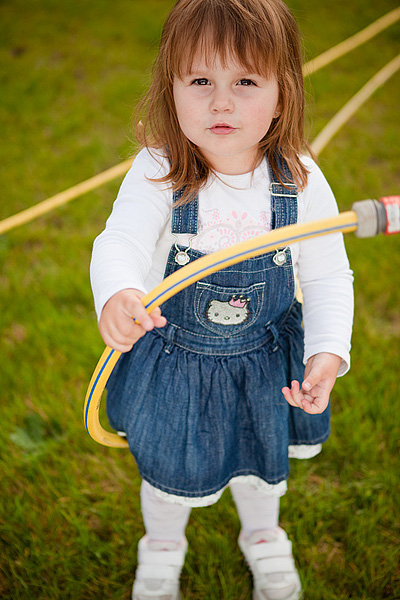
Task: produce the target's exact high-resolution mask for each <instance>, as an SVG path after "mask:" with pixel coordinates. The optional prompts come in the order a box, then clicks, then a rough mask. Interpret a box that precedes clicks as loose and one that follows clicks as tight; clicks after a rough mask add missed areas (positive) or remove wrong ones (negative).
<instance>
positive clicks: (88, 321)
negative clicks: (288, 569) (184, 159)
mask: <svg viewBox="0 0 400 600" xmlns="http://www.w3.org/2000/svg"><path fill="white" fill-rule="evenodd" d="M289 5H290V6H291V7H292V9H293V10H294V12H295V14H296V16H297V18H298V20H299V24H300V27H301V29H302V31H303V33H304V43H305V53H306V57H307V58H311V57H313V56H316V55H318V54H319V53H320V52H322V51H323V50H326V49H327V48H329V47H331V46H332V45H334V44H336V43H338V42H340V41H342V40H343V39H345V38H346V37H348V36H349V35H352V34H353V33H355V32H357V31H358V30H359V29H361V28H362V27H365V26H366V25H368V24H369V23H370V22H372V21H373V20H375V19H376V18H378V17H379V16H381V15H383V14H384V13H386V12H387V11H389V10H391V9H393V8H395V7H396V2H394V1H391V0H381V1H380V2H379V3H371V2H369V1H367V0H347V1H346V2H345V1H344V0H338V1H337V2H335V3H332V2H328V0H318V1H317V0H309V1H308V2H302V1H300V0H292V1H290V2H289ZM171 6H172V2H171V1H170V0H168V1H167V0H165V1H163V0H148V1H147V2H143V1H141V0H115V1H114V2H109V1H107V0H97V1H96V2H90V1H89V0H81V1H80V2H77V0H70V1H69V2H56V1H55V0H31V1H30V2H22V1H21V0H3V2H2V3H1V4H0V23H1V25H0V28H1V29H0V62H1V70H0V89H1V93H0V126H1V132H2V140H3V141H2V144H1V145H0V179H1V182H2V183H1V198H2V202H1V204H0V219H1V218H5V217H7V216H9V215H11V214H13V213H15V212H17V211H19V210H22V209H24V208H27V207H29V206H31V205H33V204H35V203H36V202H39V201H41V200H43V199H45V198H46V197H48V196H50V195H53V194H55V193H57V192H59V191H62V190H64V189H66V188H67V187H69V186H71V185H74V184H75V183H77V182H79V181H82V180H84V179H86V178H88V177H90V176H92V175H94V174H95V173H97V172H99V171H101V170H103V169H105V168H107V167H109V166H112V165H113V164H116V163H117V162H118V161H119V160H121V159H124V158H126V157H127V156H129V155H130V153H131V152H132V151H133V149H134V142H133V141H132V133H131V130H130V122H131V116H132V109H133V106H134V105H135V102H136V100H137V98H138V95H139V94H140V93H141V90H143V88H144V86H145V84H146V81H147V80H148V76H149V71H150V66H151V62H152V60H153V58H154V55H155V52H156V45H157V39H158V36H159V32H160V28H161V23H162V21H163V19H164V17H165V15H166V14H167V12H168V10H169V8H170V7H171ZM399 34H400V25H399V24H397V25H395V26H392V27H391V28H390V29H388V30H386V31H385V32H384V33H382V34H380V35H379V37H377V38H375V39H374V40H373V41H371V42H369V43H368V44H367V45H366V46H363V47H362V48H359V49H357V50H355V51H353V52H352V53H351V54H349V55H348V56H346V57H343V58H341V59H340V60H338V61H337V62H336V63H334V64H332V65H330V66H328V67H326V68H325V69H323V70H322V71H320V72H319V73H316V74H315V75H313V76H312V77H310V79H309V81H308V82H307V89H308V92H309V94H310V96H311V97H310V107H309V111H308V122H309V131H310V137H311V139H312V138H313V137H314V136H315V135H316V134H317V133H318V132H319V131H320V130H321V129H322V127H323V126H324V124H325V123H326V122H327V121H328V120H329V118H330V117H331V116H333V114H334V113H335V112H336V111H337V110H339V109H340V108H341V106H342V105H343V104H344V103H345V102H347V100H349V98H350V97H351V96H352V95H353V94H354V93H355V92H356V91H357V90H358V89H359V88H360V87H361V86H362V85H363V84H364V83H365V82H366V81H367V80H368V79H369V78H370V77H371V76H372V75H373V74H374V73H375V72H376V71H378V70H379V69H380V68H381V67H382V66H383V65H384V64H386V62H388V61H389V60H390V59H391V58H392V57H394V56H395V55H396V54H397V53H398V51H399V46H400V43H399V41H400V35H399ZM398 98H399V75H398V74H397V75H396V76H394V77H393V78H392V79H391V80H390V81H388V82H387V83H386V84H385V86H384V87H383V88H381V89H380V90H378V91H377V92H376V93H375V94H374V96H373V97H372V98H371V99H370V100H369V101H368V103H367V104H366V105H364V106H363V108H362V109H361V110H360V111H359V112H358V113H357V115H356V116H355V117H353V118H352V119H351V121H350V122H349V124H348V125H347V126H346V127H345V129H343V130H342V131H341V132H340V133H339V134H338V135H337V136H336V137H335V138H334V139H333V140H332V142H331V143H330V145H329V147H328V148H326V149H325V150H324V151H323V153H322V155H321V158H320V163H321V166H322V168H323V170H324V172H325V174H326V176H327V177H328V180H329V181H330V183H331V185H332V187H333V190H334V192H335V194H336V196H337V198H338V202H339V206H340V209H341V210H346V209H348V208H349V207H350V206H351V204H352V203H353V202H354V201H355V200H360V199H363V198H368V197H379V196H381V195H385V194H390V193H392V194H394V193H399V191H400V170H399V158H400V157H399V143H398V140H399V137H400V127H399V119H398ZM118 185H119V181H115V182H112V183H110V184H108V185H107V186H105V187H103V188H101V189H99V190H97V191H96V192H93V193H90V194H87V195H86V196H83V197H82V198H79V199H77V200H75V201H74V202H72V203H71V204H69V205H68V206H65V207H63V208H62V209H58V210H57V211H55V212H53V213H51V214H49V215H47V216H45V217H43V218H41V219H39V220H37V221H34V222H32V223H30V224H29V225H25V226H23V227H21V228H19V229H15V230H13V231H12V232H10V233H8V234H6V235H3V236H1V237H0V264H1V268H0V286H1V292H2V293H1V311H0V331H1V340H2V341H1V367H0V383H1V406H2V410H1V415H2V423H1V430H0V461H1V465H0V469H1V484H2V485H1V503H0V540H1V541H0V543H1V546H0V597H1V598H4V599H6V600H28V599H40V600H59V599H60V600H64V599H66V600H67V599H70V598H71V599H72V598H73V599H74V600H81V599H82V600H83V599H85V600H95V599H96V600H98V599H99V598H104V599H112V600H127V599H128V598H129V597H130V588H131V584H132V579H133V571H134V567H135V564H136V544H137V541H138V539H139V538H140V537H141V536H142V534H143V526H142V521H141V516H140V507H139V486H140V479H139V477H138V474H137V470H136V467H135V465H134V462H133V460H132V458H131V456H130V454H129V453H128V452H126V451H124V450H116V449H108V448H104V447H101V446H99V445H96V444H95V443H94V442H93V441H92V440H91V439H90V438H89V436H87V434H86V432H85V431H84V428H83V423H82V407H83V399H84V395H85V391H86V387H87V384H88V381H89V378H90V376H91V373H92V370H93V368H94V366H95V364H96V362H97V360H98V358H99V356H100V353H101V351H102V349H103V343H102V341H101V339H100V336H99V334H98V332H97V326H96V319H95V315H94V311H93V306H92V298H91V292H90V287H89V279H88V265H89V260H90V253H91V245H92V242H93V239H94V238H95V236H96V235H97V234H98V233H99V231H100V230H101V229H102V227H103V226H104V222H105V219H106V218H107V216H108V214H109V211H110V208H111V205H112V202H113V200H114V197H115V194H116V191H117V189H118ZM346 243H347V248H348V253H349V257H350V260H351V264H352V268H353V270H354V274H355V291H356V315H355V325H354V336H353V351H352V360H353V366H352V370H351V371H350V373H349V374H348V375H346V377H344V378H343V379H340V380H338V382H337V385H336V387H335V390H334V394H333V418H332V435H331V438H330V440H329V441H328V442H327V444H325V448H324V451H323V453H322V454H321V455H320V457H318V458H316V459H313V460H312V461H306V462H295V461H293V464H292V473H291V477H290V479H289V492H288V493H287V495H286V496H285V497H284V498H283V499H282V510H281V523H282V525H283V526H284V527H285V528H286V529H287V531H288V533H289V535H290V536H291V538H292V539H293V541H294V552H295V556H296V559H297V562H298V565H299V568H300V572H301V576H302V579H303V583H304V588H305V597H306V599H307V600H339V599H340V600H345V599H348V598H352V599H356V600H372V599H373V600H377V599H381V598H382V599H395V598H399V597H400V581H399V576H398V573H399V570H398V559H399V555H398V548H399V541H400V540H399V538H400V533H399V506H400V498H399V493H398V481H397V478H398V473H399V472H400V465H399V452H398V450H399V449H398V446H397V443H398V442H397V440H398V434H399V425H398V424H399V417H398V412H399V408H400V403H399V399H398V398H399V393H398V389H399V386H398V373H399V357H400V343H399V340H400V318H399V310H398V307H399V302H400V284H399V272H400V239H399V236H393V237H391V238H384V237H380V238H376V239H372V240H358V239H357V238H355V237H351V236H348V237H347V238H346ZM102 409H103V417H102V419H103V422H104V420H105V419H104V407H102ZM238 533H239V522H238V518H237V515H236V512H235V509H234V507H233V504H232V500H231V497H230V494H229V492H226V493H225V494H224V496H223V497H222V499H221V501H220V502H219V503H218V504H216V505H214V506H212V507H210V508H207V509H196V510H194V511H193V512H192V516H191V519H190V523H189V527H188V530H187V534H188V538H189V542H190V550H189V554H188V557H187V561H186V564H185V568H184V571H183V575H182V589H183V592H184V597H185V598H187V599H192V600H203V599H209V600H214V599H215V600H217V599H221V598H224V599H227V600H231V599H232V600H248V599H250V598H251V585H252V584H251V578H250V576H249V574H248V572H247V569H246V567H245V564H244V561H243V559H242V557H241V555H240V552H239V550H238V548H237V543H236V539H237V536H238Z"/></svg>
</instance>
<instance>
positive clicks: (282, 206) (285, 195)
mask: <svg viewBox="0 0 400 600" xmlns="http://www.w3.org/2000/svg"><path fill="white" fill-rule="evenodd" d="M275 159H276V164H277V166H278V170H279V171H280V172H281V173H283V175H284V176H285V178H286V179H287V183H286V184H285V186H283V185H282V184H281V183H280V182H279V180H278V178H277V177H276V175H275V173H274V172H273V170H272V168H271V165H270V164H269V163H268V172H269V177H270V181H271V183H270V186H269V191H270V192H271V216H272V223H271V229H278V228H279V227H285V225H293V224H294V223H297V186H296V184H295V183H294V180H293V176H292V174H291V172H290V170H289V167H288V165H287V163H286V160H285V159H284V158H283V156H282V154H281V153H280V152H278V151H276V152H275Z"/></svg>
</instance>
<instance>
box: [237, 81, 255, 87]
mask: <svg viewBox="0 0 400 600" xmlns="http://www.w3.org/2000/svg"><path fill="white" fill-rule="evenodd" d="M239 85H245V86H246V85H256V84H255V83H254V81H252V80H251V79H241V80H240V81H239Z"/></svg>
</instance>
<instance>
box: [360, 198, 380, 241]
mask: <svg viewBox="0 0 400 600" xmlns="http://www.w3.org/2000/svg"><path fill="white" fill-rule="evenodd" d="M352 210H354V212H356V213H357V221H358V227H357V230H356V232H355V234H356V236H357V237H360V238H366V237H373V236H374V235H378V233H384V232H385V231H386V225H387V219H386V211H385V207H384V205H383V204H382V202H378V201H377V200H361V201H360V202H354V204H353V206H352Z"/></svg>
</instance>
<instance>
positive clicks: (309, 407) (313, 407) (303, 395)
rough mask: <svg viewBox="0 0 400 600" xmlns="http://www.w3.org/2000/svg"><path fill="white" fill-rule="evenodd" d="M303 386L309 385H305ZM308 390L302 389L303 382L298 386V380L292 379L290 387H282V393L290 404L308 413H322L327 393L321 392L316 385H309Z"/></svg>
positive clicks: (327, 397)
mask: <svg viewBox="0 0 400 600" xmlns="http://www.w3.org/2000/svg"><path fill="white" fill-rule="evenodd" d="M305 387H306V388H307V387H309V386H307V385H306V386H305ZM309 392H310V393H308V392H307V391H305V390H304V383H303V385H302V387H301V388H300V384H299V382H298V381H292V382H291V387H290V388H289V387H283V388H282V394H283V395H284V397H285V400H286V401H287V402H288V403H289V404H290V405H291V406H294V407H298V408H301V409H302V410H304V411H305V412H306V413H309V414H319V413H322V412H323V411H324V410H325V408H326V407H327V405H328V402H329V393H328V394H325V393H323V392H321V390H318V387H315V388H312V387H310V389H309Z"/></svg>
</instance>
